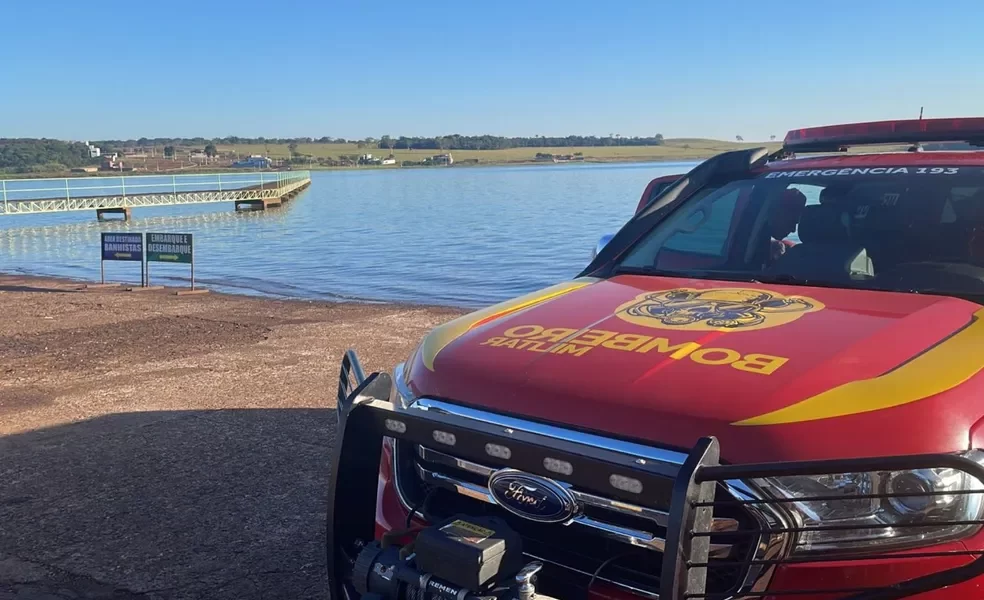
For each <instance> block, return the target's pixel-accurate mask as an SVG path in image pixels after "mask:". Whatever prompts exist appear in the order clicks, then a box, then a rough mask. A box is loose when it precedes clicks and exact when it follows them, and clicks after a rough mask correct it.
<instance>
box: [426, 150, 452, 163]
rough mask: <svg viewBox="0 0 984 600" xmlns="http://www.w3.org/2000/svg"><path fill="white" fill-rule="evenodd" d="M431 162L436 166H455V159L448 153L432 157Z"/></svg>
mask: <svg viewBox="0 0 984 600" xmlns="http://www.w3.org/2000/svg"><path fill="white" fill-rule="evenodd" d="M431 162H433V163H434V164H435V165H448V166H451V165H453V164H454V157H453V156H451V153H450V152H448V153H447V154H438V155H436V156H432V157H431Z"/></svg>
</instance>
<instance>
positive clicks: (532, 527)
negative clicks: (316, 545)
mask: <svg viewBox="0 0 984 600" xmlns="http://www.w3.org/2000/svg"><path fill="white" fill-rule="evenodd" d="M415 408H416V407H415ZM420 408H421V409H423V410H439V411H444V410H454V411H455V414H458V413H457V411H458V410H462V411H465V412H469V413H473V412H474V411H472V409H464V407H458V406H457V405H448V404H446V403H443V402H438V401H433V400H425V401H424V402H423V406H421V407H420ZM469 416H471V415H469ZM508 424H509V426H510V428H512V427H515V428H516V429H517V430H524V429H525V427H523V424H524V422H521V421H518V420H514V419H510V421H509V423H508ZM528 425H529V426H534V425H536V426H539V424H533V423H530V424H528ZM544 427H549V426H544ZM510 430H511V429H510ZM599 439H601V438H599ZM610 443H621V442H616V441H614V440H610ZM626 444H629V443H626ZM633 446H634V445H633ZM648 450H650V451H651V452H654V453H662V452H663V451H660V450H658V449H653V448H648ZM394 458H395V463H396V464H395V465H394V466H395V473H396V474H397V477H396V479H397V481H396V483H397V491H398V493H399V495H400V498H401V501H402V502H403V503H404V505H405V507H406V508H408V509H411V510H416V511H417V512H418V513H420V514H421V515H422V516H425V517H426V518H428V519H429V520H431V521H436V520H439V519H443V518H447V517H449V516H451V515H452V514H454V513H465V514H471V515H496V516H499V517H501V518H504V519H505V520H506V521H507V522H509V523H510V525H511V526H512V527H513V528H514V529H516V530H517V531H518V532H519V533H520V534H521V535H522V536H523V539H524V551H525V552H526V553H527V554H528V555H529V556H530V557H531V558H536V559H539V560H542V561H544V562H546V563H547V564H548V565H550V566H551V567H552V568H553V572H554V574H555V575H556V579H557V580H561V581H564V582H565V584H566V585H568V586H569V588H568V590H567V593H564V594H560V593H559V592H558V593H557V594H553V595H561V596H562V597H567V596H569V595H570V594H572V593H578V594H581V593H583V588H584V586H586V585H587V584H588V581H589V580H590V579H591V578H592V576H593V575H594V574H595V572H596V571H597V569H598V568H599V567H601V565H602V564H603V563H605V562H606V561H607V560H608V559H610V558H613V557H615V556H620V557H621V558H619V560H618V561H617V562H614V563H611V564H608V565H606V566H605V567H604V571H603V572H602V573H600V574H598V575H597V577H595V580H596V581H597V582H599V583H604V584H608V585H611V586H614V587H617V588H620V589H622V590H625V591H628V592H631V593H634V594H637V595H641V596H644V597H648V598H652V599H656V598H658V597H659V589H660V565H661V561H662V557H663V551H664V548H665V544H666V542H665V537H666V526H667V523H668V520H669V514H668V512H667V511H666V510H660V508H669V506H668V504H667V505H666V506H665V507H663V506H660V505H657V507H658V508H650V507H644V506H640V505H637V504H633V503H632V502H629V501H626V500H625V499H624V497H615V496H617V492H616V491H615V490H598V489H590V490H589V489H580V488H578V487H576V486H572V485H570V484H567V483H566V482H564V481H563V476H556V477H555V478H554V480H555V481H557V482H558V483H560V484H561V485H564V486H565V487H566V488H567V489H568V491H570V492H571V493H572V495H573V496H574V497H575V499H576V500H577V502H578V504H579V505H580V512H579V513H578V514H577V515H576V516H575V517H574V518H572V519H571V520H570V521H569V522H567V523H566V524H563V525H561V524H552V525H543V524H538V523H534V522H531V521H528V520H526V519H522V518H519V517H516V516H515V515H512V514H510V513H509V512H507V511H505V510H503V509H502V508H501V507H499V506H498V505H497V504H496V502H495V500H494V498H493V496H492V494H491V493H490V491H489V488H488V480H489V476H490V475H491V474H492V473H494V472H495V471H497V470H498V469H500V468H509V467H511V466H512V465H510V464H508V462H509V461H508V460H506V461H498V460H496V459H493V458H490V457H489V456H486V457H484V458H481V459H480V461H481V462H479V460H476V457H468V458H467V459H465V458H461V457H458V456H454V455H452V454H449V453H448V451H446V450H435V449H434V448H432V447H428V446H421V445H416V444H411V443H409V442H407V441H397V442H396V445H395V452H394ZM664 462H667V464H670V463H669V462H668V461H664ZM672 482H673V480H672V478H670V477H667V479H666V490H665V495H666V497H667V498H668V497H669V493H670V489H671V487H672ZM721 492H722V498H724V499H729V498H733V497H734V496H732V495H731V494H730V493H729V492H728V491H727V490H726V486H721ZM433 494H436V495H435V496H434V499H433V500H432V501H429V502H428V505H429V506H427V507H424V506H422V504H423V500H424V498H425V496H431V495H433ZM623 496H624V495H623ZM733 512H734V514H719V515H718V516H717V517H716V518H715V520H714V523H713V531H714V532H718V533H720V534H722V535H723V536H725V537H723V538H722V539H720V540H717V539H714V538H712V539H711V549H710V560H712V561H720V562H721V563H722V564H721V565H720V566H718V567H712V568H709V569H708V582H709V588H710V589H714V590H717V591H719V592H721V593H724V594H727V595H728V596H731V595H734V596H735V597H739V593H738V592H739V591H744V590H747V589H748V587H749V584H750V583H754V582H756V581H758V580H759V576H758V575H759V571H760V569H757V570H755V572H750V571H749V570H748V569H747V568H745V567H743V566H741V565H742V564H743V563H744V561H747V560H749V559H751V558H752V557H753V556H754V555H756V554H757V553H758V552H760V551H761V550H762V547H761V546H759V544H758V543H757V542H756V540H755V539H748V538H747V537H746V538H739V539H736V537H735V536H733V535H732V536H730V537H727V536H728V533H729V532H734V531H736V530H739V529H742V528H748V527H750V526H752V527H754V523H755V522H756V520H755V518H753V516H752V515H750V514H749V513H748V512H747V511H745V510H736V511H733ZM736 565H737V566H736ZM759 583H761V581H759ZM577 590H580V591H577Z"/></svg>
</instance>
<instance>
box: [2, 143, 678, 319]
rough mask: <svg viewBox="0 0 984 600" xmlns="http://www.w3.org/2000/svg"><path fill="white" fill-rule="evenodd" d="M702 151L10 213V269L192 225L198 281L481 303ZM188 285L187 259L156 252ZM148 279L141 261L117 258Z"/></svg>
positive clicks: (165, 276) (92, 261)
mask: <svg viewBox="0 0 984 600" xmlns="http://www.w3.org/2000/svg"><path fill="white" fill-rule="evenodd" d="M695 164H696V163H655V164H621V165H607V164H606V165H590V164H581V165H556V166H519V167H487V168H450V169H441V168H433V169H393V170H364V171H358V170H351V171H321V172H313V173H312V185H311V187H310V188H308V190H306V191H305V192H303V193H302V194H301V195H299V196H298V197H297V198H295V199H294V200H292V201H291V202H290V203H289V204H288V205H286V206H284V207H281V208H279V209H276V208H275V209H271V210H268V211H265V212H251V213H236V212H234V211H233V207H232V203H220V204H208V205H199V206H193V205H186V206H171V207H156V208H135V209H133V218H132V220H131V221H130V222H129V223H122V222H116V223H108V222H107V223H99V222H97V221H96V216H95V211H85V212H68V213H53V214H46V215H13V216H6V217H2V218H0V272H19V273H29V274H40V275H57V276H64V277H72V278H78V279H89V280H93V279H95V280H98V278H99V255H100V252H99V250H100V248H99V239H100V236H99V234H100V232H103V231H111V232H117V231H119V232H123V231H134V232H143V231H153V232H179V233H192V234H194V236H195V237H194V242H195V263H196V264H195V279H196V282H197V283H200V284H202V285H203V286H204V287H209V288H211V289H215V290H216V291H231V292H238V293H249V294H261V295H270V296H282V297H297V298H308V299H321V300H366V301H384V302H394V301H395V302H412V303H418V304H444V305H455V306H465V307H478V306H484V305H488V304H491V303H494V302H497V301H501V300H505V299H508V298H511V297H514V296H517V295H519V294H523V293H526V292H529V291H532V290H535V289H538V288H541V287H545V286H548V285H551V284H553V283H556V282H558V281H561V280H564V279H568V278H570V277H573V276H574V275H576V274H577V273H578V272H579V271H580V270H581V269H582V268H584V266H585V265H587V263H588V261H589V259H590V254H591V249H592V248H593V247H594V245H595V243H596V242H597V240H598V238H599V237H600V236H601V235H602V234H604V233H610V232H614V231H615V230H617V229H618V228H619V227H620V226H621V225H622V224H623V223H624V222H625V221H626V220H627V219H628V218H629V217H630V216H631V215H632V213H633V211H634V210H635V206H636V204H637V203H638V201H639V197H640V195H641V194H642V191H643V189H645V187H646V184H647V183H648V182H649V181H650V180H651V179H652V178H654V177H658V176H660V175H670V174H674V173H684V172H686V171H688V170H690V169H691V168H693V167H694V166H695ZM150 270H151V280H152V283H166V284H168V285H183V284H186V283H187V281H188V268H187V266H186V265H169V264H159V263H151V265H150ZM106 276H107V279H108V280H111V281H125V282H132V283H139V281H140V268H139V266H138V265H137V264H136V263H123V262H119V263H117V262H107V263H106Z"/></svg>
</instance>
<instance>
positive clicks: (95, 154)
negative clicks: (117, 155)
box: [85, 142, 102, 158]
mask: <svg viewBox="0 0 984 600" xmlns="http://www.w3.org/2000/svg"><path fill="white" fill-rule="evenodd" d="M85 147H86V148H88V149H89V158H99V157H100V156H102V150H101V149H100V148H99V147H98V146H93V145H92V144H90V143H89V142H85Z"/></svg>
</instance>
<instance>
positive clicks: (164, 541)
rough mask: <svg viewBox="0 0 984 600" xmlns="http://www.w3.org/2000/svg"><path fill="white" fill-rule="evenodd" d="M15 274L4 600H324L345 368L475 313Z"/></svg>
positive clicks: (3, 288)
mask: <svg viewBox="0 0 984 600" xmlns="http://www.w3.org/2000/svg"><path fill="white" fill-rule="evenodd" d="M79 287H80V286H79V284H78V283H72V282H64V281H54V280H48V279H37V278H27V277H13V276H0V311H2V312H0V315H2V317H0V600H8V599H14V598H16V599H18V600H24V599H26V600H56V599H64V598H107V599H109V598H112V599H116V600H123V599H133V598H141V599H162V600H163V599H185V598H215V599H226V598H228V599H233V598H235V599H248V598H249V599H251V598H297V599H301V598H324V597H326V593H325V587H324V568H325V565H324V548H323V540H324V533H325V531H324V528H325V522H324V512H325V510H324V509H325V500H326V496H327V491H328V490H327V469H328V458H329V453H330V451H331V447H332V436H333V430H334V424H335V416H334V394H335V390H336V389H337V373H338V364H339V361H340V360H341V357H342V354H343V353H344V352H345V350H346V349H348V348H355V349H356V351H357V352H358V353H359V355H360V356H361V357H362V358H363V362H364V365H365V366H366V369H367V371H371V370H373V369H386V368H389V367H390V366H392V365H393V364H394V363H396V362H399V361H400V360H403V359H404V358H405V357H406V355H407V354H408V353H409V352H410V350H411V349H412V347H413V346H414V345H415V344H416V343H417V342H418V341H419V340H420V338H421V337H422V336H423V335H424V334H425V333H426V332H427V331H428V330H429V329H431V328H432V327H434V326H435V325H437V324H439V323H441V322H444V321H447V320H449V319H451V318H453V317H455V316H457V315H459V314H461V312H462V311H459V310H455V309H447V308H428V307H412V306H393V305H357V304H329V303H314V302H303V301H279V300H266V299H257V298H246V297H238V296H226V295H219V294H208V295H203V296H175V295H173V294H172V293H169V292H167V291H160V292H155V291H145V292H127V291H124V290H122V289H112V290H85V291H79V289H78V288H79Z"/></svg>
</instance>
